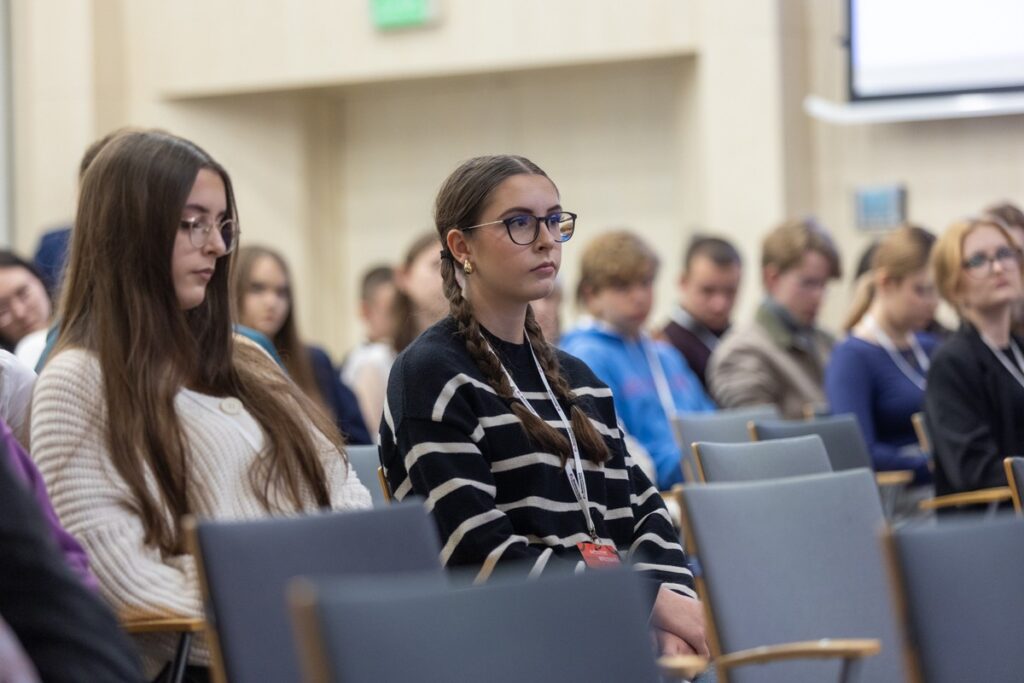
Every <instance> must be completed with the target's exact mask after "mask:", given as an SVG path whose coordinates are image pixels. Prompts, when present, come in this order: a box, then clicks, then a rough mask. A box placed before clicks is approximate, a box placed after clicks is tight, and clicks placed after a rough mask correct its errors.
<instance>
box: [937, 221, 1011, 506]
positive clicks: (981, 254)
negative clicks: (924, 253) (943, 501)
mask: <svg viewBox="0 0 1024 683" xmlns="http://www.w3.org/2000/svg"><path fill="white" fill-rule="evenodd" d="M932 261H933V263H934V265H935V279H936V282H937V283H938V286H939V292H940V293H941V294H942V297H943V298H944V299H945V300H946V301H948V302H949V303H950V304H951V305H952V306H953V307H954V308H956V310H957V312H958V313H959V314H960V319H961V326H960V329H959V330H957V331H956V333H954V334H953V335H952V336H951V337H950V338H949V339H948V340H947V341H946V343H945V344H943V345H942V346H941V347H940V348H939V350H938V351H937V352H936V353H935V357H934V358H933V359H932V364H931V369H930V371H929V373H928V387H927V389H926V391H925V416H926V422H927V425H928V430H929V434H930V437H931V441H932V446H933V449H934V454H935V492H936V493H937V494H938V495H945V494H949V493H958V492H961V491H971V490H975V489H981V488H988V487H992V486H1005V485H1006V476H1005V474H1004V471H1003V458H1005V457H1008V456H1013V455H1024V351H1022V349H1024V339H1021V338H1020V337H1017V336H1015V335H1013V334H1012V333H1011V330H1010V324H1011V318H1010V314H1011V309H1012V307H1013V305H1014V303H1015V302H1016V301H1017V300H1018V299H1019V298H1020V296H1021V261H1022V254H1021V249H1020V247H1019V246H1017V243H1016V242H1015V241H1014V240H1013V238H1012V237H1011V236H1010V234H1009V232H1007V230H1006V228H1005V226H1003V225H1002V224H1001V223H999V222H997V221H994V220H992V219H991V218H981V219H970V220H962V221H958V222H956V223H954V224H953V225H952V226H950V227H949V229H947V230H946V232H944V233H943V234H942V236H941V237H940V238H939V241H938V242H937V243H936V245H935V249H934V251H933V253H932Z"/></svg>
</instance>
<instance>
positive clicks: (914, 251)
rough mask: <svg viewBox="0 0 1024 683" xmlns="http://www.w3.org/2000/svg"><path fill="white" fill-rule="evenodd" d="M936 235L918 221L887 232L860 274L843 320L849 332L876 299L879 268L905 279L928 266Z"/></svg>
mask: <svg viewBox="0 0 1024 683" xmlns="http://www.w3.org/2000/svg"><path fill="white" fill-rule="evenodd" d="M934 244H935V235H933V234H932V233H930V232H928V231H927V230H925V229H924V228H922V227H919V226H917V225H910V224H904V225H902V226H900V227H899V228H897V229H896V230H894V231H893V232H891V233H889V234H888V235H886V236H885V238H884V239H882V241H880V242H879V243H878V245H877V246H876V247H875V248H874V250H873V251H872V253H871V261H870V267H869V268H868V270H867V271H866V272H865V273H864V274H863V275H861V276H860V277H859V278H857V282H856V290H855V291H854V297H853V304H852V305H851V306H850V312H849V314H847V316H846V322H844V323H843V329H844V330H846V331H847V332H849V331H850V330H852V329H853V328H854V327H856V325H857V323H859V322H860V321H861V318H863V317H864V315H865V314H866V313H867V312H868V309H869V308H871V302H872V301H874V299H875V282H874V276H875V273H877V272H878V271H880V270H881V271H885V274H886V275H888V276H889V277H891V278H893V279H895V280H902V279H903V278H905V277H909V276H911V275H913V274H914V273H917V272H918V271H921V270H924V269H925V268H927V267H928V258H929V256H930V255H931V251H932V246H933V245H934Z"/></svg>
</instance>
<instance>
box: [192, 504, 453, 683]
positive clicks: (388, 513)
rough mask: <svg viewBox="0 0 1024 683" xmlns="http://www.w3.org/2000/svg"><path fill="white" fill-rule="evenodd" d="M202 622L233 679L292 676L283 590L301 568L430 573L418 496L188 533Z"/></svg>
mask: <svg viewBox="0 0 1024 683" xmlns="http://www.w3.org/2000/svg"><path fill="white" fill-rule="evenodd" d="M189 538H190V542H191V543H192V546H193V552H194V554H195V555H196V558H197V564H198V567H199V575H200V584H201V585H202V587H203V593H204V598H205V600H206V614H207V619H208V621H209V622H210V623H211V625H212V626H213V631H214V635H215V637H216V643H215V644H216V646H217V647H216V648H215V649H216V650H217V653H216V654H217V657H218V660H219V662H220V663H221V664H222V665H223V669H224V671H225V673H226V674H227V679H228V680H230V681H231V683H249V682H250V681H252V682H255V681H298V680H300V679H301V675H300V670H299V662H298V657H297V654H296V653H297V650H296V648H295V647H294V646H293V640H292V635H291V627H290V625H289V622H288V613H287V603H286V599H285V587H286V585H287V583H288V581H289V580H290V579H292V578H293V577H295V576H299V575H307V576H311V575H312V576H315V575H336V574H349V575H351V574H368V573H374V574H376V573H381V572H384V573H388V572H413V571H424V572H431V573H433V574H435V575H437V576H438V577H441V576H443V573H442V572H443V570H442V569H441V560H440V552H441V549H440V542H439V541H438V535H437V528H436V526H435V525H434V522H433V521H432V520H431V518H430V516H429V514H428V513H427V511H426V509H425V508H424V507H423V505H422V504H421V503H407V504H402V505H391V506H388V507H385V508H380V509H374V510H366V511H359V512H338V513H327V514H320V515H310V516H303V517H288V518H275V519H263V520H257V521H244V522H200V523H199V524H198V525H196V526H195V527H194V529H193V530H191V531H190V534H189Z"/></svg>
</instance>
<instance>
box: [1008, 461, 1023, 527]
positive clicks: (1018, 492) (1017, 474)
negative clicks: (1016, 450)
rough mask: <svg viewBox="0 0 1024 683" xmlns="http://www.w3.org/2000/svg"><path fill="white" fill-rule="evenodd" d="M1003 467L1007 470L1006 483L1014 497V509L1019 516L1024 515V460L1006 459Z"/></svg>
mask: <svg viewBox="0 0 1024 683" xmlns="http://www.w3.org/2000/svg"><path fill="white" fill-rule="evenodd" d="M1003 466H1004V467H1005V468H1006V483H1007V484H1009V486H1010V495H1011V496H1012V497H1013V509H1014V510H1016V511H1017V514H1018V515H1019V514H1021V513H1024V503H1022V500H1024V458H1022V457H1020V456H1014V457H1012V458H1004V459H1003Z"/></svg>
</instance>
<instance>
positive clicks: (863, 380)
mask: <svg viewBox="0 0 1024 683" xmlns="http://www.w3.org/2000/svg"><path fill="white" fill-rule="evenodd" d="M934 243H935V236H934V235H932V234H931V233H930V232H928V231H927V230H924V229H922V228H919V227H916V226H911V225H906V226H903V227H901V228H900V229H898V230H896V231H895V232H893V233H891V234H890V235H888V236H886V237H885V238H884V239H883V240H882V241H881V242H880V243H879V244H878V246H877V248H876V249H874V250H873V252H872V259H871V268H870V270H868V272H867V273H865V274H864V275H862V276H861V280H860V281H859V283H858V287H857V297H856V299H855V301H854V305H853V309H852V311H851V313H850V316H849V317H848V318H847V320H846V323H845V324H844V326H843V327H844V330H845V331H847V332H848V333H849V336H848V337H847V338H846V339H844V340H843V341H841V342H840V343H838V344H836V346H835V348H834V349H833V350H832V356H831V357H830V359H829V363H828V367H827V368H826V370H825V394H826V396H827V397H828V402H829V407H830V409H831V411H832V412H834V413H854V414H855V415H856V416H857V420H858V422H859V423H860V426H861V431H863V433H864V438H865V440H866V441H867V444H868V448H869V449H870V450H871V456H872V459H873V461H874V465H875V469H876V470H913V471H914V480H915V482H916V483H918V484H922V483H926V482H928V481H930V480H931V471H930V470H929V467H928V461H929V456H928V455H927V454H924V453H922V452H921V450H920V448H919V447H918V443H917V436H916V434H915V432H914V426H913V423H912V421H911V416H912V415H913V414H914V413H917V412H919V411H921V410H922V409H923V407H924V390H925V385H926V377H927V375H928V368H929V365H930V363H929V360H928V359H929V358H930V357H931V355H932V353H933V352H934V350H935V347H936V344H937V342H936V340H935V338H934V337H932V336H931V335H928V334H926V333H923V332H922V330H924V328H925V327H926V326H927V324H928V322H929V321H930V320H932V318H933V316H934V315H935V307H936V305H937V304H938V295H937V293H936V291H935V281H934V278H933V277H932V272H931V269H930V268H929V263H928V258H929V255H930V254H931V249H932V245H933V244H934Z"/></svg>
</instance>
